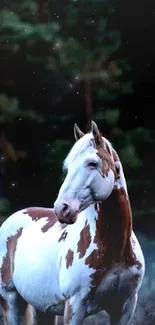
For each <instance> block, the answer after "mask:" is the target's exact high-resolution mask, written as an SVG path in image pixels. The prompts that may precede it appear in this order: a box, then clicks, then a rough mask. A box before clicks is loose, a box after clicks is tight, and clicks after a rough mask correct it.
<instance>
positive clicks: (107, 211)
mask: <svg viewBox="0 0 155 325" xmlns="http://www.w3.org/2000/svg"><path fill="white" fill-rule="evenodd" d="M74 135H75V139H76V140H77V142H76V143H75V144H74V146H73V148H72V149H71V151H70V153H69V154H68V156H67V158H66V159H65V161H64V166H63V167H64V170H65V171H66V172H67V175H66V177H65V179H64V182H63V184H62V186H61V188H60V190H59V193H58V197H57V199H56V201H55V203H54V211H55V214H56V216H57V218H58V220H59V221H60V223H62V224H64V225H65V224H70V228H67V229H66V232H65V235H66V236H65V237H66V238H65V241H64V245H63V256H62V255H61V270H62V271H61V272H60V276H59V281H60V286H61V290H62V292H64V293H65V297H66V302H65V311H64V318H65V324H67V325H68V324H69V325H81V324H83V321H84V319H85V317H86V316H88V315H90V314H93V313H96V312H98V311H100V310H105V311H106V312H107V313H108V315H109V319H110V324H111V325H129V324H130V321H131V319H132V317H133V315H134V311H135V308H136V305H137V298H138V292H139V289H140V287H141V284H142V281H143V277H144V273H145V260H144V256H143V252H142V249H141V247H140V244H139V242H138V240H137V238H136V236H135V234H134V232H133V230H132V211H131V205H130V199H129V194H128V190H127V184H126V180H125V176H124V172H123V167H122V164H121V161H120V159H119V156H118V154H117V152H116V151H115V150H114V148H113V146H112V145H111V143H110V142H109V141H108V140H107V139H106V138H105V137H102V134H101V133H100V131H99V129H98V126H97V124H96V123H95V122H92V132H90V133H88V134H84V133H83V132H82V131H81V130H80V129H79V127H78V126H77V125H75V127H74Z"/></svg>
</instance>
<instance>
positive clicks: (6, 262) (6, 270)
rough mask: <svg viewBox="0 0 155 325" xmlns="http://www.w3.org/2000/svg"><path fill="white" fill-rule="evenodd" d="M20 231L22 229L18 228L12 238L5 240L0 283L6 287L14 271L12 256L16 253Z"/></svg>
mask: <svg viewBox="0 0 155 325" xmlns="http://www.w3.org/2000/svg"><path fill="white" fill-rule="evenodd" d="M22 230H23V228H19V229H18V230H17V233H16V234H15V235H14V236H10V237H8V239H7V243H6V246H7V253H6V255H5V256H4V257H3V264H2V267H1V276H2V282H3V284H4V285H6V286H7V285H8V284H9V282H10V281H11V280H12V275H13V271H14V256H15V252H16V246H17V241H18V238H19V237H20V236H21V234H22Z"/></svg>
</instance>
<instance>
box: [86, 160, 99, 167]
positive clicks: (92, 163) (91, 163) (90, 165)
mask: <svg viewBox="0 0 155 325" xmlns="http://www.w3.org/2000/svg"><path fill="white" fill-rule="evenodd" d="M96 166H97V163H96V162H95V161H91V162H90V163H89V164H88V167H91V168H96Z"/></svg>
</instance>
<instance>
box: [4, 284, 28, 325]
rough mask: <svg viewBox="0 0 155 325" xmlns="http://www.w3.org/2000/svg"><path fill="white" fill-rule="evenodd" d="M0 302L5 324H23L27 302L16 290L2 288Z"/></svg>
mask: <svg viewBox="0 0 155 325" xmlns="http://www.w3.org/2000/svg"><path fill="white" fill-rule="evenodd" d="M2 292H3V293H1V296H0V303H1V306H2V310H3V316H4V324H5V325H23V324H24V314H25V311H26V307H27V303H26V302H25V301H24V300H23V299H22V298H21V297H20V295H19V294H18V292H17V291H15V290H14V291H7V289H5V290H4V289H3V290H2Z"/></svg>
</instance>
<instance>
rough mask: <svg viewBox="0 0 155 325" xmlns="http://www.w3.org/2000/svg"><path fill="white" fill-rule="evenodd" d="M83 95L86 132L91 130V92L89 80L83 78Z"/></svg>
mask: <svg viewBox="0 0 155 325" xmlns="http://www.w3.org/2000/svg"><path fill="white" fill-rule="evenodd" d="M84 96H85V108H86V132H89V131H90V130H91V121H92V92H91V81H90V80H88V79H85V80H84Z"/></svg>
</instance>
